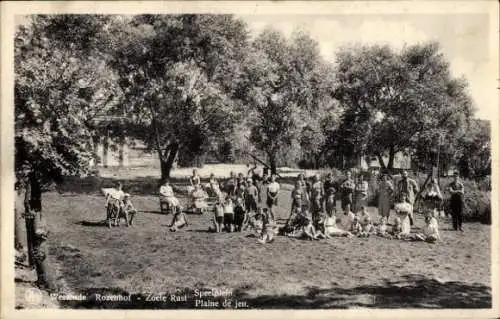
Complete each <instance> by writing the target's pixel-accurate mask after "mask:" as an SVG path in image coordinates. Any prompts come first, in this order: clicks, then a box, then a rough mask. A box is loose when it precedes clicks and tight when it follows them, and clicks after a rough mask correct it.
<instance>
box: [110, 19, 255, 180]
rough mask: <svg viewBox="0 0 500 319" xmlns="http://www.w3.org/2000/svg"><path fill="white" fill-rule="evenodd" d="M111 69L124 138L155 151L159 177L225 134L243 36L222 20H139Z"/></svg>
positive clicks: (234, 106) (233, 108) (239, 27)
mask: <svg viewBox="0 0 500 319" xmlns="http://www.w3.org/2000/svg"><path fill="white" fill-rule="evenodd" d="M131 25H132V26H134V27H133V29H132V31H131V33H132V34H133V36H131V37H129V38H128V40H127V41H125V43H124V44H123V45H122V46H121V47H120V48H119V49H118V51H117V53H116V57H115V59H114V61H113V63H112V65H113V67H114V68H115V69H116V70H117V72H118V73H119V74H120V85H121V87H122V89H123V91H124V92H125V99H124V103H125V104H126V108H127V114H130V118H131V119H132V120H133V122H134V124H135V129H134V130H131V132H130V133H131V134H133V135H134V136H135V137H137V138H139V139H141V140H143V141H144V142H146V144H147V146H148V147H149V148H150V149H151V150H155V151H156V152H157V153H158V156H159V159H160V162H161V175H162V178H167V177H168V176H169V174H170V170H171V168H172V165H173V163H174V161H175V159H176V158H177V157H179V158H180V159H181V160H182V161H184V162H187V159H192V158H195V157H199V156H202V155H203V154H205V153H206V152H207V151H208V150H209V147H210V144H211V143H213V142H214V141H216V140H218V139H220V138H221V137H223V136H227V135H228V134H230V132H231V130H232V126H233V124H234V123H235V122H236V121H237V119H238V116H239V115H238V114H239V111H240V110H241V108H242V106H241V103H239V102H238V99H239V97H240V95H241V92H240V91H241V88H240V85H239V84H240V83H241V75H242V73H241V62H242V61H243V57H244V53H245V49H246V46H247V44H246V41H247V31H246V27H245V25H244V24H243V23H242V22H241V21H240V20H237V19H235V18H234V17H232V16H230V15H168V16H167V15H163V16H162V15H143V16H138V17H135V18H133V19H132V20H131Z"/></svg>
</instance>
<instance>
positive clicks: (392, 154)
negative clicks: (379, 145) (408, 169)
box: [387, 146, 396, 173]
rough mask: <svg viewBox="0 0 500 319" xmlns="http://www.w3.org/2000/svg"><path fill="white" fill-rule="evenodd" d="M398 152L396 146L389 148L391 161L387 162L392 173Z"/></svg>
mask: <svg viewBox="0 0 500 319" xmlns="http://www.w3.org/2000/svg"><path fill="white" fill-rule="evenodd" d="M395 155H396V152H395V151H394V147H393V146H391V148H390V149H389V162H388V163H387V169H388V170H389V171H390V172H391V173H392V172H393V171H394V156H395Z"/></svg>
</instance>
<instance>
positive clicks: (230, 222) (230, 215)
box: [224, 197, 234, 233]
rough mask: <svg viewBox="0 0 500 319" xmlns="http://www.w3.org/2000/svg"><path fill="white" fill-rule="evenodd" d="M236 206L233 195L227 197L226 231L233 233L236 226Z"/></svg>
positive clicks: (225, 207) (225, 206)
mask: <svg viewBox="0 0 500 319" xmlns="http://www.w3.org/2000/svg"><path fill="white" fill-rule="evenodd" d="M233 226H234V206H233V200H232V199H231V197H228V198H226V203H225V204H224V228H225V230H226V231H228V232H230V233H232V232H233V230H234V228H233Z"/></svg>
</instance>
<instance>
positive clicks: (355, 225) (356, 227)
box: [349, 216, 363, 236]
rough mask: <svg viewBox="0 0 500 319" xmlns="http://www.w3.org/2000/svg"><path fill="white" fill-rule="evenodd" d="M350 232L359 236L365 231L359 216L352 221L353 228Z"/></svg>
mask: <svg viewBox="0 0 500 319" xmlns="http://www.w3.org/2000/svg"><path fill="white" fill-rule="evenodd" d="M349 232H350V233H351V234H353V235H356V236H359V235H360V234H361V233H362V232H363V227H362V226H361V223H360V222H359V218H358V216H354V219H353V221H352V223H351V228H350V230H349Z"/></svg>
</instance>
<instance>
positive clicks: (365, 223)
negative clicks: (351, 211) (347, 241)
mask: <svg viewBox="0 0 500 319" xmlns="http://www.w3.org/2000/svg"><path fill="white" fill-rule="evenodd" d="M359 224H360V225H361V231H360V233H359V234H358V236H360V237H369V236H370V233H371V232H372V228H373V225H372V218H371V216H370V214H369V213H368V211H367V210H366V207H365V206H361V214H360V216H359Z"/></svg>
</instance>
